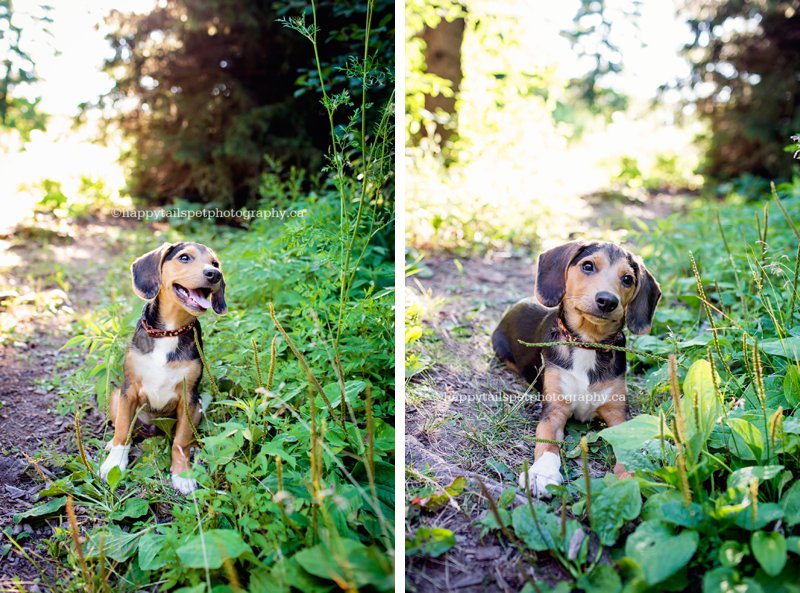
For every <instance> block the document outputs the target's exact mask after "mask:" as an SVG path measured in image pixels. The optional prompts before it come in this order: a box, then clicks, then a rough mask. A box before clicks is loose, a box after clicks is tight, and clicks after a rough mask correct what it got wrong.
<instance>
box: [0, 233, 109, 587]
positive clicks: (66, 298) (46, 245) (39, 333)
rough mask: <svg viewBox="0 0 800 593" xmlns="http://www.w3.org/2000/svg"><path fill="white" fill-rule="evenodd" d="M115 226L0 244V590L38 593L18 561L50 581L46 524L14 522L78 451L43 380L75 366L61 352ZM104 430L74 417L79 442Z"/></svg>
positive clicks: (99, 275) (90, 414)
mask: <svg viewBox="0 0 800 593" xmlns="http://www.w3.org/2000/svg"><path fill="white" fill-rule="evenodd" d="M116 222H117V221H114V220H113V219H112V220H110V221H103V220H95V221H92V222H84V223H80V224H69V223H66V222H64V221H57V220H50V219H43V220H38V221H36V222H35V223H26V225H25V226H21V227H18V228H16V229H14V230H13V231H12V234H9V235H5V236H0V531H2V532H4V533H5V536H2V537H0V552H3V553H4V554H3V555H2V556H1V557H0V590H15V591H16V590H19V589H18V585H15V584H13V581H14V579H18V583H19V584H21V585H22V586H23V587H24V588H25V590H27V591H37V590H43V587H44V585H42V584H41V583H39V576H40V570H39V568H36V567H35V566H33V565H32V564H31V562H30V561H29V560H28V559H26V558H25V554H27V555H29V556H30V557H31V558H33V559H34V560H35V561H36V562H37V563H38V564H39V567H40V568H41V569H42V570H45V571H47V572H48V573H50V574H51V575H52V574H54V569H55V567H52V566H48V564H47V560H46V559H45V558H43V557H42V556H41V555H40V554H38V553H37V550H36V548H37V545H38V544H40V543H41V542H42V540H44V539H47V538H48V537H49V536H50V535H52V533H53V526H52V525H50V524H49V523H45V524H41V523H40V524H38V525H36V526H31V525H29V524H18V523H16V522H15V521H14V516H15V515H17V514H19V513H22V512H24V511H26V510H28V509H29V508H30V507H31V506H32V505H33V504H34V502H35V501H36V498H37V494H38V492H39V491H40V490H41V489H42V488H43V487H44V486H45V484H46V483H47V482H48V481H51V480H53V479H54V478H56V477H57V474H58V472H59V469H58V460H59V459H63V458H64V457H65V456H68V455H73V454H74V453H75V452H76V442H75V430H74V424H73V423H74V417H73V416H72V415H61V414H59V413H58V410H57V403H58V402H57V396H56V394H55V392H54V390H53V389H52V388H50V387H49V386H48V385H49V384H50V383H49V379H51V378H52V377H53V375H54V374H55V373H56V372H59V373H60V374H61V375H62V376H63V375H65V374H67V375H68V374H69V372H70V371H71V370H72V369H74V368H75V367H76V366H77V365H78V363H79V358H78V357H77V356H76V355H75V354H74V353H73V354H72V355H71V356H69V355H67V354H65V352H64V351H61V350H60V349H61V347H62V346H63V344H64V343H65V342H66V341H67V340H68V339H69V338H70V337H72V331H71V327H72V322H73V320H74V319H75V318H76V316H79V315H81V314H84V313H86V312H87V311H89V310H90V309H91V308H92V307H94V306H95V305H96V304H97V303H98V300H99V295H100V291H99V290H98V286H99V284H100V283H101V282H103V281H104V279H105V278H106V275H107V273H108V270H109V268H110V265H111V263H110V262H111V261H112V259H113V255H112V254H113V249H114V245H113V243H114V236H115V235H116V233H115V231H118V230H120V228H121V227H120V226H118V225H117V224H116ZM104 424H105V418H104V416H103V414H102V412H100V411H98V410H97V409H96V408H94V407H93V408H92V409H90V410H87V411H85V412H84V414H83V415H82V418H81V425H82V432H83V433H84V435H99V434H101V433H102V430H103V426H104ZM7 536H11V538H13V539H14V540H15V541H16V542H18V543H19V545H20V546H22V548H23V550H24V551H25V554H22V553H20V552H19V551H18V550H17V549H16V548H15V546H13V545H11V540H10V538H9V537H7Z"/></svg>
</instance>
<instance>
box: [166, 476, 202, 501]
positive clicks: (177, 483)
mask: <svg viewBox="0 0 800 593" xmlns="http://www.w3.org/2000/svg"><path fill="white" fill-rule="evenodd" d="M172 487H173V488H175V490H177V491H178V492H180V493H181V494H183V495H184V496H188V495H189V494H191V493H192V492H194V491H195V490H197V481H196V480H194V479H193V478H182V477H180V476H179V475H178V474H172Z"/></svg>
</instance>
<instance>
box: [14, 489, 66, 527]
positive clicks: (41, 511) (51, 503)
mask: <svg viewBox="0 0 800 593" xmlns="http://www.w3.org/2000/svg"><path fill="white" fill-rule="evenodd" d="M66 504H67V497H66V496H59V497H58V498H54V499H53V500H48V501H47V502H45V503H42V504H37V505H36V506H34V507H32V508H30V509H28V510H27V511H25V512H24V513H20V514H19V515H14V523H21V522H22V521H24V520H25V519H36V518H39V517H50V516H52V515H57V514H59V512H60V511H61V509H63V508H64V506H65V505H66Z"/></svg>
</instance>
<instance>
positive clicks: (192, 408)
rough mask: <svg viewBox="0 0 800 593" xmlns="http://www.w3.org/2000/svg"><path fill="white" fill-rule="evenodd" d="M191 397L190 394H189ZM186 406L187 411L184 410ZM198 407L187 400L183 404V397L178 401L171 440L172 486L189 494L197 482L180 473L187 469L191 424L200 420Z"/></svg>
mask: <svg viewBox="0 0 800 593" xmlns="http://www.w3.org/2000/svg"><path fill="white" fill-rule="evenodd" d="M189 397H191V396H189ZM186 407H188V413H187V410H186ZM200 417H201V410H200V407H199V406H197V405H194V404H193V403H192V402H191V401H189V405H188V406H184V398H183V397H181V399H180V400H179V401H178V422H177V423H176V425H175V439H174V440H173V441H172V469H171V471H172V486H173V487H174V488H175V490H177V491H178V492H180V493H181V494H189V493H190V492H193V491H194V490H197V482H196V481H195V480H194V479H192V478H184V477H181V476H180V474H181V473H183V472H185V471H186V470H188V469H189V450H190V449H191V448H192V447H193V446H194V444H195V441H194V431H193V430H192V426H196V425H197V423H198V422H200Z"/></svg>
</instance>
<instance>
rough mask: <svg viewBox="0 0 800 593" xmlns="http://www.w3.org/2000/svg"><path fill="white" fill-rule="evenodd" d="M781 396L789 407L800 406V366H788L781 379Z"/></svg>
mask: <svg viewBox="0 0 800 593" xmlns="http://www.w3.org/2000/svg"><path fill="white" fill-rule="evenodd" d="M783 396H784V397H785V398H786V401H787V402H789V405H790V406H793V407H794V406H796V405H797V404H800V366H798V365H796V364H790V365H789V366H788V367H787V368H786V376H784V378H783Z"/></svg>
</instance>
